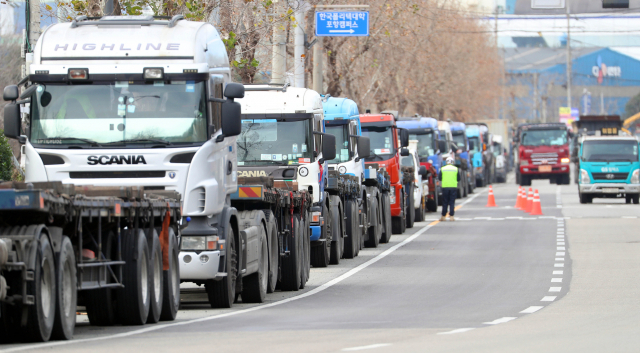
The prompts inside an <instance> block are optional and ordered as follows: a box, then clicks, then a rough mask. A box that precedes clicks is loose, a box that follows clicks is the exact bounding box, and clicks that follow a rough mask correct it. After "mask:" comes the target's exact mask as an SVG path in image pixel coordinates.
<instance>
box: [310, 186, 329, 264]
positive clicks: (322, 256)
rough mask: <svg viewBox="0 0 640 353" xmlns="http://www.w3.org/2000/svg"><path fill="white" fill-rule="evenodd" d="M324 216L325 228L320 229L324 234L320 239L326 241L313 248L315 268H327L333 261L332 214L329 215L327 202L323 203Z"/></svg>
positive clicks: (312, 260) (312, 261)
mask: <svg viewBox="0 0 640 353" xmlns="http://www.w3.org/2000/svg"><path fill="white" fill-rule="evenodd" d="M325 197H328V195H325ZM325 201H326V200H325ZM322 215H323V216H324V217H325V220H324V226H321V228H320V231H321V232H322V234H321V236H320V239H321V240H324V241H322V242H320V244H318V245H317V246H314V247H313V248H311V265H312V266H313V267H327V266H329V260H330V259H331V254H330V253H331V239H330V238H331V214H329V209H328V208H327V203H326V202H323V203H322Z"/></svg>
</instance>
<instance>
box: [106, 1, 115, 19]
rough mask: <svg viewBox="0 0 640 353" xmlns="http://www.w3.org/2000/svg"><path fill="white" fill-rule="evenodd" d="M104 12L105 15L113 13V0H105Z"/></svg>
mask: <svg viewBox="0 0 640 353" xmlns="http://www.w3.org/2000/svg"><path fill="white" fill-rule="evenodd" d="M104 14H105V16H112V15H113V0H106V1H105V2H104Z"/></svg>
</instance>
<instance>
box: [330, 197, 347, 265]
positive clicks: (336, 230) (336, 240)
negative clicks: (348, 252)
mask: <svg viewBox="0 0 640 353" xmlns="http://www.w3.org/2000/svg"><path fill="white" fill-rule="evenodd" d="M331 199H332V200H331V222H332V224H331V260H330V261H329V264H331V265H338V264H339V263H340V258H342V253H343V250H342V249H344V238H343V237H342V234H343V229H342V218H343V217H342V214H341V212H340V209H341V208H342V202H341V201H340V198H339V197H338V196H331Z"/></svg>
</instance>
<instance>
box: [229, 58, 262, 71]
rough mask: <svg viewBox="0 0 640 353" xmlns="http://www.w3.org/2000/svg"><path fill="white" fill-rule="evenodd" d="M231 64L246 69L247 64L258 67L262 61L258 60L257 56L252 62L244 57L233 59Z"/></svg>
mask: <svg viewBox="0 0 640 353" xmlns="http://www.w3.org/2000/svg"><path fill="white" fill-rule="evenodd" d="M231 65H233V66H235V67H237V68H239V69H244V68H246V67H247V66H253V67H258V65H260V62H259V61H258V60H256V58H253V59H252V60H251V62H249V60H247V59H245V58H242V59H241V60H240V61H237V60H232V61H231Z"/></svg>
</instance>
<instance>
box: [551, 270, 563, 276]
mask: <svg viewBox="0 0 640 353" xmlns="http://www.w3.org/2000/svg"><path fill="white" fill-rule="evenodd" d="M563 273H564V271H562V270H559V271H553V274H554V275H561V274H563Z"/></svg>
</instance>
